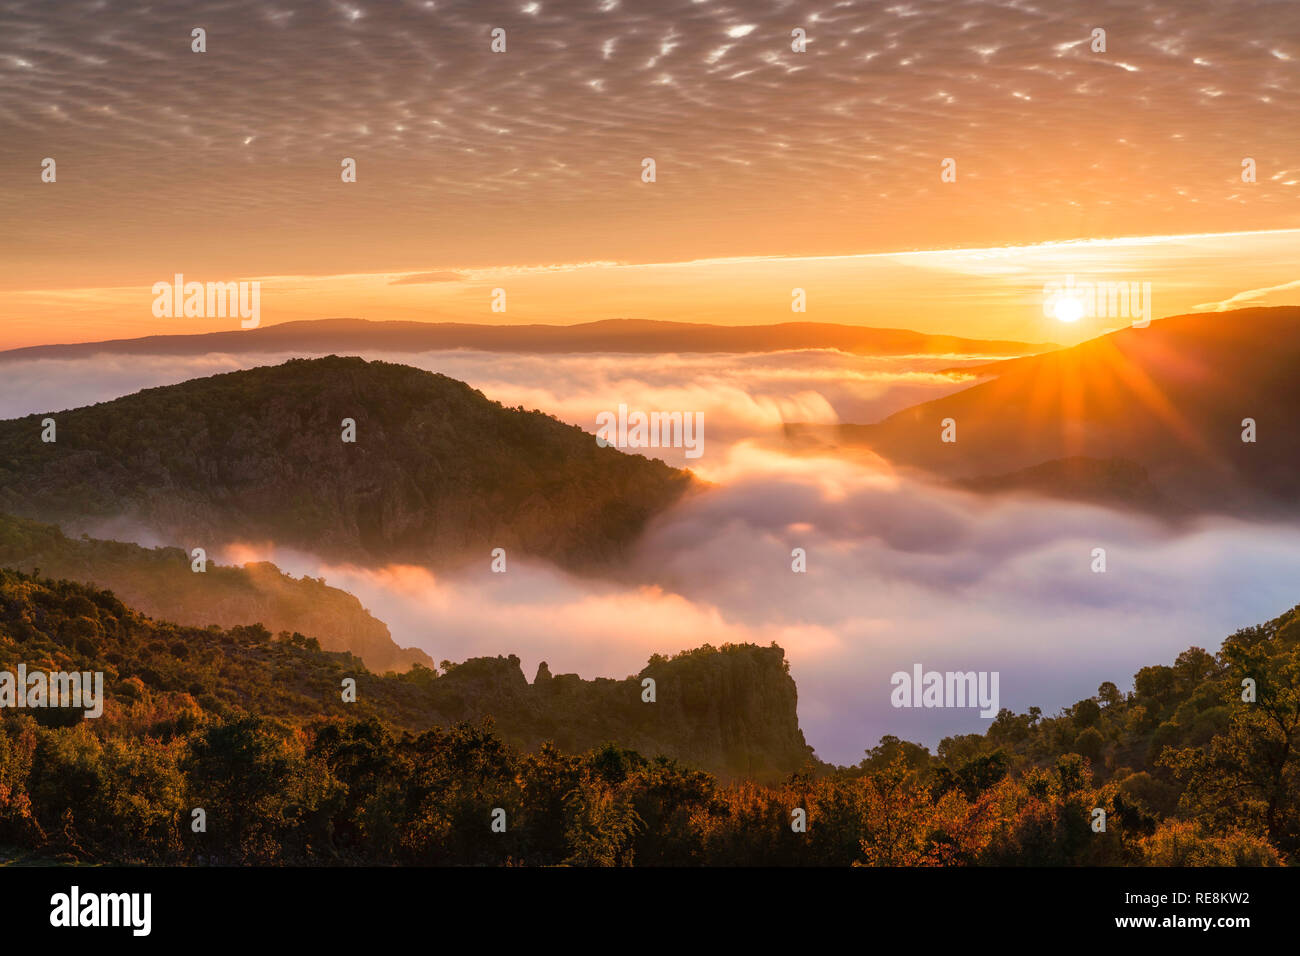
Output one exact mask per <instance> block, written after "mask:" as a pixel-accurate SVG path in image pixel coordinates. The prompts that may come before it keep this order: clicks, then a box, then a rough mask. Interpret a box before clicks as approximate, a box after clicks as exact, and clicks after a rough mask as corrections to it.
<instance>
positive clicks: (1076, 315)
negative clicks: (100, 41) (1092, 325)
mask: <svg viewBox="0 0 1300 956" xmlns="http://www.w3.org/2000/svg"><path fill="white" fill-rule="evenodd" d="M1054 314H1055V315H1056V318H1057V319H1059V320H1060V321H1061V322H1078V321H1079V320H1080V319H1081V318H1083V303H1082V302H1080V301H1079V300H1078V299H1074V298H1071V297H1070V296H1062V297H1061V298H1059V299H1057V300H1056V308H1055V310H1054Z"/></svg>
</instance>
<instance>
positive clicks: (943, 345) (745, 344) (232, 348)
mask: <svg viewBox="0 0 1300 956" xmlns="http://www.w3.org/2000/svg"><path fill="white" fill-rule="evenodd" d="M1056 347H1057V346H1055V345H1054V344H1051V343H1039V344H1032V343H1025V342H1012V341H1004V340H984V339H969V338H962V337H960V336H954V335H930V334H926V333H923V332H912V331H909V330H906V329H877V328H867V327H861V326H853V325H836V324H832V323H827V322H782V323H779V324H776V325H743V326H741V325H738V326H727V325H705V324H697V323H693V322H660V321H654V320H648V319H605V320H602V321H599V322H585V323H582V324H579V325H474V324H471V323H464V322H397V321H370V320H367V319H315V320H305V321H297V322H284V323H281V324H279V325H268V326H263V327H261V328H258V329H249V330H246V331H243V330H240V331H230V332H206V333H199V334H190V335H150V336H144V337H142V338H135V339H114V340H111V341H105V342H87V343H79V344H69V345H37V346H29V347H27V348H20V349H12V350H9V351H5V352H0V362H4V361H15V360H22V359H37V358H63V359H67V358H85V357H88V356H91V355H100V354H125V355H197V354H205V353H208V352H223V353H231V354H239V353H249V352H263V353H270V352H294V353H298V354H302V355H306V354H326V353H332V352H346V353H351V354H356V353H360V352H427V351H434V350H442V349H476V350H481V351H488V352H543V353H557V352H628V353H656V352H775V351H785V350H790V349H839V350H841V351H844V352H851V353H855V354H861V355H979V356H990V357H1003V356H1018V355H1029V354H1035V353H1038V352H1043V351H1047V350H1050V349H1054V348H1056Z"/></svg>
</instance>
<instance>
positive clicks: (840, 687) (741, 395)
mask: <svg viewBox="0 0 1300 956" xmlns="http://www.w3.org/2000/svg"><path fill="white" fill-rule="evenodd" d="M287 357H288V356H238V357H232V356H223V355H212V356H205V357H201V358H183V359H178V358H175V357H139V356H136V357H106V356H100V357H97V358H95V359H93V360H75V361H68V360H36V361H29V362H12V363H8V364H6V365H5V366H4V372H5V374H4V378H3V382H0V415H4V416H6V417H14V416H18V415H23V414H29V413H32V412H45V411H57V410H59V409H61V408H69V407H76V406H79V405H84V404H89V403H93V402H98V401H104V400H108V399H110V398H114V397H117V396H119V395H122V394H126V393H129V392H132V391H135V390H138V389H139V388H143V387H149V386H153V385H160V384H170V383H174V382H180V381H184V380H186V379H190V378H194V377H196V376H201V375H210V374H215V373H217V372H222V371H231V370H235V369H239V368H245V367H252V366H256V365H265V364H274V363H278V362H280V361H283V360H284V359H285V358H287ZM368 357H371V358H378V357H384V356H379V355H374V356H368ZM386 358H387V359H388V360H391V361H398V362H403V363H406V364H412V365H418V366H419V367H422V368H427V369H430V370H434V371H439V372H442V373H444V374H447V375H451V376H452V377H455V378H458V379H461V380H464V381H467V382H469V383H470V384H471V385H473V386H474V387H476V388H479V389H481V390H482V391H483V392H484V393H485V394H486V395H487V396H488V397H489V398H493V399H496V400H499V401H501V402H503V403H504V404H506V405H520V404H522V405H523V406H524V407H526V408H533V407H537V408H541V409H543V410H544V411H548V412H551V413H553V414H555V415H557V416H558V417H559V418H561V419H563V420H565V421H569V422H572V423H574V424H578V425H580V426H581V427H584V428H586V429H588V430H589V431H590V430H593V429H594V422H595V414H596V412H598V411H600V410H603V409H612V408H615V407H617V405H618V404H619V403H626V404H628V405H629V407H632V408H641V409H645V410H647V411H649V410H667V411H671V410H683V411H700V412H703V413H704V419H705V444H704V450H705V454H704V456H703V458H701V459H699V460H696V461H691V462H689V463H688V464H689V465H690V467H691V468H692V469H693V470H695V471H696V472H697V474H699V475H701V477H704V478H706V479H707V480H708V481H709V482H710V483H711V484H710V485H709V487H708V488H707V489H706V490H704V491H703V492H702V493H699V494H695V495H691V496H688V497H687V498H685V499H683V500H682V501H681V502H680V503H679V504H678V505H677V506H675V507H674V508H672V509H670V510H669V511H667V512H666V513H664V514H662V515H660V516H659V518H658V519H656V520H655V521H654V522H653V523H652V524H651V526H650V527H649V528H648V529H647V531H646V533H645V534H644V536H643V538H642V539H641V541H640V544H639V546H638V548H637V550H636V552H635V554H634V555H633V556H632V558H631V560H630V561H629V562H628V563H627V565H626V566H625V567H622V568H619V569H617V570H616V571H613V572H611V573H610V574H608V575H606V576H603V577H577V576H574V575H571V574H567V573H565V572H562V571H560V570H558V569H556V568H554V567H551V566H549V565H545V564H541V563H537V562H530V561H527V560H524V559H523V558H522V557H521V556H519V555H514V554H511V555H508V570H507V571H506V573H504V574H495V573H492V572H491V570H490V563H489V555H487V554H484V555H483V558H482V561H481V562H477V563H471V564H470V565H468V566H466V567H465V568H463V569H462V570H460V571H458V572H456V573H451V574H442V573H439V574H435V573H433V572H432V571H430V570H428V569H426V568H420V567H409V566H390V567H373V568H368V567H358V566H348V565H333V564H329V563H326V562H323V561H321V560H320V559H318V558H316V557H315V556H313V555H311V554H306V553H303V552H300V551H292V550H289V549H284V548H280V547H278V546H276V544H275V543H274V542H248V541H241V542H227V543H226V545H225V547H224V548H221V549H216V550H213V551H210V556H211V557H213V558H215V559H218V560H222V561H233V562H244V561H249V560H263V559H265V560H272V561H274V562H275V563H276V564H278V565H279V566H280V567H281V568H283V569H284V570H286V571H289V572H291V573H293V574H297V575H301V574H310V575H312V576H314V577H323V578H324V579H325V580H326V581H327V582H328V583H330V584H331V585H334V586H336V587H339V588H342V589H344V590H347V591H350V592H352V593H354V594H356V595H357V596H358V597H359V598H360V599H361V601H362V603H363V604H364V605H365V606H366V607H367V608H368V609H369V610H370V611H371V612H372V613H373V614H375V615H376V616H377V617H379V618H380V619H381V620H383V621H384V622H385V623H387V624H388V626H389V628H390V629H391V631H392V634H393V637H394V639H395V640H396V641H397V643H399V644H401V645H403V646H416V647H419V648H421V649H423V650H424V651H426V652H427V653H429V654H430V655H431V656H432V657H433V658H434V660H443V659H448V660H453V661H461V660H464V659H465V658H467V657H473V656H483V655H487V656H495V655H498V654H501V655H505V654H512V653H513V654H517V655H518V656H519V657H520V658H521V661H522V663H523V667H524V670H525V674H526V675H527V677H528V678H529V679H530V680H531V679H532V677H533V674H534V673H535V671H536V668H537V665H538V663H539V662H541V661H543V660H545V661H547V663H548V665H549V667H550V669H551V671H552V672H553V673H566V672H573V673H578V674H580V675H581V676H583V677H585V678H593V677H598V676H605V677H615V678H618V677H625V676H627V675H629V674H634V673H636V672H637V671H639V670H640V669H641V667H642V666H644V664H645V662H646V660H647V658H648V657H649V656H650V655H651V654H654V653H663V654H671V653H675V652H677V651H681V650H684V649H687V648H692V647H697V646H699V645H701V644H705V643H709V644H712V645H714V646H718V645H720V644H724V643H728V642H731V643H740V642H753V643H758V644H763V645H766V644H769V643H771V642H773V641H775V642H776V643H778V644H780V645H781V646H782V647H783V648H784V649H785V651H786V654H787V657H788V659H789V661H790V665H791V673H792V676H793V677H794V678H795V680H796V682H797V684H798V689H799V718H800V723H801V725H802V727H803V729H804V732H805V735H806V736H807V738H808V741H809V743H811V744H812V745H813V746H814V747H815V748H816V750H817V752H818V755H819V756H820V757H821V758H822V759H825V760H830V761H834V762H837V763H855V762H857V761H858V760H859V759H861V757H862V754H863V751H864V750H865V749H866V748H868V747H871V746H873V745H874V744H875V743H876V742H877V741H878V740H879V738H880V736H881V735H883V734H893V735H896V736H899V737H903V738H905V739H909V740H915V741H918V742H921V743H924V744H926V745H927V746H930V747H931V748H932V749H933V748H934V747H935V746H936V745H937V744H938V742H939V740H940V739H941V738H942V737H944V736H947V735H952V734H957V733H967V732H981V731H983V730H984V729H986V728H987V726H988V723H989V722H988V720H987V719H983V718H981V717H980V716H979V715H978V712H977V710H975V709H973V708H972V709H928V710H927V709H896V708H894V707H892V706H891V703H890V692H891V690H892V687H891V684H890V677H891V675H892V674H893V673H894V672H896V671H910V670H911V669H912V667H913V665H914V664H918V663H919V664H921V665H922V667H923V668H924V669H925V670H938V671H977V672H978V671H990V672H994V671H995V672H998V673H999V675H1000V682H999V687H1000V701H999V703H1000V705H1001V706H1002V707H1008V708H1011V709H1013V710H1016V711H1020V712H1023V711H1024V710H1026V709H1027V708H1028V707H1030V706H1031V705H1037V706H1039V707H1041V708H1043V710H1044V712H1046V713H1049V714H1050V713H1054V712H1056V711H1058V710H1059V709H1061V708H1063V707H1067V706H1070V705H1072V704H1073V703H1074V702H1076V701H1077V700H1079V699H1081V698H1084V697H1089V696H1092V695H1093V694H1095V693H1096V691H1097V687H1098V685H1099V684H1100V683H1101V682H1103V681H1114V682H1115V683H1117V684H1118V685H1120V686H1121V688H1127V687H1131V685H1132V676H1133V674H1134V673H1135V672H1136V671H1137V670H1138V669H1139V668H1140V667H1143V666H1147V665H1152V664H1162V663H1163V664H1168V663H1172V661H1173V659H1174V657H1175V656H1176V655H1177V654H1178V653H1179V652H1180V651H1182V650H1184V649H1186V648H1187V647H1189V646H1192V645H1199V646H1201V647H1204V648H1206V649H1207V650H1210V651H1211V652H1213V651H1215V650H1217V649H1218V646H1219V644H1220V642H1221V641H1222V640H1223V638H1224V637H1226V636H1228V635H1229V634H1231V633H1232V632H1233V631H1234V630H1236V629H1237V628H1240V627H1244V626H1248V625H1252V624H1258V623H1261V622H1262V621H1265V620H1267V619H1270V618H1272V617H1275V616H1276V615H1278V614H1280V613H1281V612H1283V611H1284V610H1286V609H1288V608H1289V607H1291V606H1292V605H1294V604H1296V603H1298V601H1300V595H1297V586H1296V580H1295V574H1294V569H1295V568H1296V567H1297V566H1300V528H1297V527H1294V526H1284V525H1276V524H1274V525H1267V526H1266V525H1259V524H1248V523H1244V522H1240V521H1232V520H1227V519H1214V520H1205V521H1202V522H1199V523H1194V524H1191V525H1186V526H1181V527H1180V528H1179V530H1177V531H1175V530H1173V529H1171V528H1170V527H1169V526H1167V525H1165V524H1162V523H1159V522H1157V521H1154V520H1148V519H1146V518H1142V517H1139V516H1136V515H1134V514H1130V513H1121V512H1118V511H1113V510H1109V509H1107V508H1103V507H1096V506H1085V505H1076V504H1067V503H1063V502H1059V501H1051V500H1046V499H1040V498H1034V497H1030V496H1023V495H1022V496H1009V497H1001V498H982V497H978V496H975V495H972V494H969V493H966V492H962V491H958V490H955V489H952V488H949V487H942V486H939V485H933V484H928V483H926V482H923V481H920V480H917V479H916V478H915V477H911V476H907V475H904V474H900V473H897V472H895V471H894V470H893V469H892V468H891V467H890V466H889V465H888V464H887V463H885V462H883V461H881V460H879V459H873V458H872V457H871V456H870V455H862V456H858V457H854V458H853V459H852V460H846V459H842V458H836V457H831V456H818V455H816V454H811V455H809V454H802V455H795V454H792V453H789V452H787V451H785V450H783V449H782V448H781V447H780V445H779V444H778V443H775V442H774V441H773V440H772V439H773V437H774V436H775V435H776V434H777V432H778V430H779V426H780V425H781V424H782V423H783V422H788V421H815V422H823V423H830V422H836V421H859V422H862V421H874V420H878V419H879V418H880V417H882V416H884V415H887V414H889V413H891V412H893V411H896V410H898V409H900V408H903V407H906V406H908V405H911V404H913V403H915V402H917V401H924V400H927V399H929V398H935V397H938V396H939V395H941V394H946V393H947V392H950V391H952V390H954V389H956V388H960V387H964V385H965V384H966V383H964V382H962V381H960V380H956V379H954V378H952V377H950V376H945V375H940V374H938V370H939V369H940V368H944V367H949V366H952V365H955V364H959V360H954V359H952V358H949V359H915V358H907V357H903V358H891V359H869V358H862V357H859V356H849V355H844V354H842V353H828V352H824V351H813V352H787V353H767V354H761V355H743V356H740V355H689V356H626V355H617V356H614V355H581V356H554V355H547V356H529V355H502V354H499V353H492V354H487V353H474V352H446V353H424V354H420V355H394V356H387V357H386ZM593 440H594V439H593ZM654 451H655V453H659V452H658V450H654ZM675 451H677V450H673V449H669V450H665V452H664V453H663V454H664V457H665V458H666V460H669V461H670V463H673V464H682V463H683V462H682V461H680V460H674V459H673V457H672V453H673V452H675ZM117 536H119V537H122V538H124V539H130V540H136V541H139V542H140V543H144V544H149V545H155V544H159V543H162V542H159V541H157V540H154V539H151V537H150V536H149V535H148V533H147V532H142V531H128V530H127V529H123V531H122V532H120V533H118V535H117ZM173 543H174V542H173ZM796 548H800V549H803V551H804V552H805V553H806V560H807V570H806V572H803V573H798V572H796V571H794V570H792V560H793V558H792V552H793V550H794V549H796ZM1096 548H1104V549H1105V551H1106V562H1107V567H1106V571H1105V573H1095V572H1094V571H1093V570H1092V567H1093V560H1094V559H1093V551H1094V549H1096Z"/></svg>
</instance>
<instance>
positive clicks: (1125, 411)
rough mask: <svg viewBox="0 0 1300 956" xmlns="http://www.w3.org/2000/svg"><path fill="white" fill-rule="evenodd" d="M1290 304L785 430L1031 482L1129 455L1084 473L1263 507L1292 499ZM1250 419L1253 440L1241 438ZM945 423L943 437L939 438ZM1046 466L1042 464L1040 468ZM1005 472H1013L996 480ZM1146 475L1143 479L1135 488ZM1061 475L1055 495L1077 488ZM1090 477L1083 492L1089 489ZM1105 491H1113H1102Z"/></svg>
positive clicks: (1298, 471) (1215, 507) (1203, 321)
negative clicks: (860, 415) (882, 409)
mask: <svg viewBox="0 0 1300 956" xmlns="http://www.w3.org/2000/svg"><path fill="white" fill-rule="evenodd" d="M1298 368H1300V308H1296V307H1285V308H1267V309H1241V310H1238V311H1233V312H1211V313H1201V314H1194V315H1180V316H1175V317H1172V318H1167V319H1163V320H1161V321H1158V322H1153V323H1151V325H1150V326H1148V327H1146V328H1141V329H1136V328H1125V329H1121V330H1120V331H1117V332H1112V333H1110V334H1109V335H1104V336H1101V337H1099V338H1096V339H1092V340H1090V341H1087V342H1084V343H1083V344H1081V345H1077V346H1074V347H1073V348H1068V349H1062V350H1060V351H1058V352H1051V353H1048V354H1045V355H1035V356H1031V357H1025V358H1018V359H1012V360H1009V361H1006V362H1001V363H997V364H995V365H992V366H987V367H984V368H983V369H981V371H982V372H983V373H984V374H985V375H986V376H991V378H989V379H988V380H987V381H983V382H981V383H979V384H976V385H973V386H971V387H970V388H967V389H964V390H963V391H960V392H957V393H955V394H952V395H948V396H945V397H943V398H940V399H936V400H934V401H931V402H926V403H924V404H921V405H917V406H914V407H912V408H909V409H905V410H904V411H902V412H899V413H897V414H895V415H892V416H890V417H889V418H886V419H885V420H884V421H882V422H880V423H878V424H875V425H842V426H832V427H830V428H822V429H817V428H810V427H806V426H799V427H795V428H792V429H790V430H789V436H790V437H791V439H792V440H798V441H800V442H814V441H818V440H820V441H823V442H830V443H832V444H837V445H841V446H844V447H845V448H853V447H855V446H867V447H869V448H870V449H871V450H872V451H874V452H876V453H878V454H880V455H882V456H884V457H885V458H887V459H888V460H890V461H891V462H893V463H895V464H899V465H903V466H912V467H916V468H920V469H923V470H925V471H927V472H930V473H932V474H936V475H939V476H942V477H945V478H948V479H955V480H960V481H963V482H967V483H972V482H973V483H974V484H975V485H976V486H978V484H979V483H980V480H984V483H985V485H986V486H988V487H990V488H992V487H997V486H1002V487H1012V486H1023V485H1025V484H1026V483H1028V484H1035V483H1037V484H1038V485H1039V486H1040V488H1041V489H1043V490H1051V485H1052V484H1053V482H1052V481H1044V480H1043V479H1044V478H1045V477H1048V475H1046V474H1044V473H1041V472H1040V473H1038V474H1036V475H1035V474H1030V475H1020V476H1018V477H1014V473H1016V472H1020V471H1022V470H1024V469H1033V468H1035V467H1042V466H1045V465H1047V464H1048V463H1052V462H1056V464H1055V465H1053V466H1051V468H1055V469H1057V470H1058V471H1062V470H1070V469H1071V468H1072V469H1073V470H1072V473H1073V474H1074V475H1076V476H1078V475H1081V474H1082V471H1081V470H1080V468H1079V466H1078V463H1077V462H1076V464H1075V465H1074V466H1070V465H1068V464H1062V462H1063V461H1067V460H1071V459H1094V460H1098V461H1103V460H1111V461H1112V462H1113V461H1114V460H1119V461H1122V462H1127V463H1129V464H1131V465H1136V466H1137V468H1138V470H1130V471H1129V472H1128V474H1129V477H1128V478H1125V477H1124V476H1123V474H1122V470H1123V467H1124V466H1121V471H1120V472H1117V471H1116V470H1115V467H1114V466H1113V464H1112V466H1110V467H1096V466H1094V467H1093V468H1092V469H1091V471H1092V473H1093V475H1094V477H1095V478H1096V480H1097V482H1100V485H1104V484H1106V483H1111V484H1112V485H1113V484H1114V483H1115V482H1116V481H1117V475H1118V481H1119V483H1120V484H1123V483H1125V482H1132V483H1135V486H1134V489H1133V490H1134V493H1135V496H1136V498H1137V499H1142V498H1146V499H1147V500H1148V501H1149V502H1157V501H1158V502H1160V504H1159V505H1158V506H1157V508H1156V510H1159V509H1160V508H1164V507H1172V508H1173V509H1175V510H1178V509H1190V510H1194V511H1204V512H1231V513H1243V514H1269V513H1275V512H1279V511H1294V510H1295V508H1296V506H1297V504H1300V495H1297V491H1300V481H1298V480H1297V475H1300V427H1297V423H1296V419H1295V410H1296V408H1297V407H1300V375H1298V374H1297V372H1296V370H1297V369H1298ZM1248 418H1249V419H1253V420H1254V422H1255V424H1256V429H1257V440H1256V441H1255V442H1254V443H1249V442H1243V441H1242V434H1243V430H1244V425H1243V421H1244V420H1245V419H1248ZM946 419H952V420H953V421H954V422H955V423H956V437H957V440H956V442H954V443H944V442H942V441H941V440H940V435H941V430H942V428H943V423H944V421H945V420H946ZM1051 468H1049V469H1048V471H1049V472H1050V471H1051ZM1008 476H1013V477H1008ZM1148 479H1149V482H1150V485H1151V486H1152V487H1151V488H1150V489H1145V488H1140V487H1137V485H1138V484H1145V483H1146V481H1147V480H1148ZM1069 484H1070V483H1069V482H1066V483H1064V484H1063V485H1062V486H1061V487H1059V488H1058V489H1057V493H1061V494H1067V495H1072V496H1077V494H1078V492H1079V488H1078V487H1077V483H1076V485H1075V487H1074V488H1073V490H1071V489H1070V488H1069V487H1067V486H1068V485H1069ZM1100 485H1097V486H1095V487H1094V488H1092V489H1090V493H1092V492H1097V491H1099V490H1100V491H1103V492H1104V490H1105V489H1104V488H1101V487H1100ZM1112 490H1113V489H1112Z"/></svg>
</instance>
